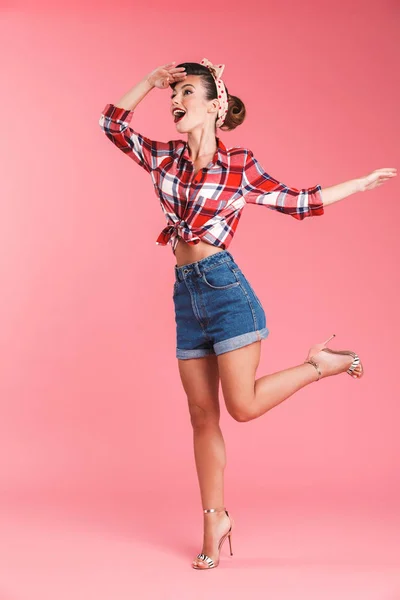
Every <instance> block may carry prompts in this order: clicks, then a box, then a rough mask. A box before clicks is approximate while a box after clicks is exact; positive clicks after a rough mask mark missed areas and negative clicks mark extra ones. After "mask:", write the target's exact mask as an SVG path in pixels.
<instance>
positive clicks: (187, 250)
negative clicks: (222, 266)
mask: <svg viewBox="0 0 400 600" xmlns="http://www.w3.org/2000/svg"><path fill="white" fill-rule="evenodd" d="M222 251H223V248H217V247H216V246H212V245H211V244H208V243H207V242H203V241H201V240H200V242H199V243H198V244H187V243H186V242H185V240H183V239H182V238H179V240H178V243H177V245H176V248H175V258H176V264H177V266H178V267H181V266H182V265H188V264H189V263H193V262H197V261H198V260H201V259H202V258H206V256H210V255H211V254H216V253H217V252H222Z"/></svg>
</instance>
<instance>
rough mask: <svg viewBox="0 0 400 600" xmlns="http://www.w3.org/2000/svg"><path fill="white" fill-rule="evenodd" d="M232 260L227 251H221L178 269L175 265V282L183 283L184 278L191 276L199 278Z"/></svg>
mask: <svg viewBox="0 0 400 600" xmlns="http://www.w3.org/2000/svg"><path fill="white" fill-rule="evenodd" d="M234 260H235V259H234V258H233V256H232V254H231V253H230V252H228V250H222V251H221V252H216V253H215V254H210V256H206V257H205V258H202V259H201V260H197V261H196V262H193V263H189V264H187V265H182V266H180V267H178V266H177V265H175V266H174V269H175V280H176V281H183V280H184V279H185V278H186V277H190V276H192V275H193V274H195V275H198V276H201V275H202V274H203V273H204V272H207V271H208V270H209V269H210V268H212V267H214V266H215V265H218V264H221V263H224V262H227V261H234Z"/></svg>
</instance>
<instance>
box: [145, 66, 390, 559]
mask: <svg viewBox="0 0 400 600" xmlns="http://www.w3.org/2000/svg"><path fill="white" fill-rule="evenodd" d="M173 64H174V63H171V64H170V65H166V67H167V68H166V69H165V71H166V74H165V79H164V80H163V82H164V83H163V85H162V86H161V85H158V86H157V87H163V86H164V84H165V85H167V86H168V85H169V83H171V82H172V81H176V82H177V84H176V86H175V88H174V91H173V92H172V98H171V111H172V110H173V108H183V109H185V110H186V111H187V113H186V115H185V117H184V118H183V119H182V120H181V121H180V122H178V123H177V124H176V129H177V132H178V133H179V134H180V136H181V135H182V134H186V135H187V139H188V146H189V149H190V156H191V159H192V161H193V165H194V169H195V172H197V171H198V170H199V169H201V168H203V167H206V166H207V164H208V163H209V162H210V160H211V159H212V158H213V156H214V153H215V151H216V149H217V143H216V139H215V137H216V130H215V121H216V119H217V114H218V100H217V99H215V100H210V101H207V100H206V99H205V90H204V88H203V87H202V84H201V78H200V77H198V76H196V75H186V74H185V72H184V70H183V69H182V68H175V67H173ZM186 84H190V85H189V86H187V87H186ZM396 174H397V170H396V169H394V168H383V169H377V170H375V171H373V172H372V173H370V174H368V175H366V176H365V177H359V178H356V179H353V180H350V181H346V182H343V183H340V184H337V185H335V186H332V187H330V188H325V189H323V190H322V195H323V202H324V206H327V205H329V204H332V203H334V202H337V201H339V200H342V199H343V198H345V197H347V196H349V195H350V194H353V193H355V192H360V191H366V190H369V189H373V188H374V187H377V186H379V185H382V184H383V183H384V182H385V181H387V180H388V179H390V178H392V177H394V176H396ZM220 251H221V249H218V248H215V247H212V246H210V245H209V244H207V243H204V242H200V243H199V244H197V245H193V246H190V245H189V244H186V243H185V242H184V241H183V240H180V241H179V244H178V246H177V249H176V259H177V264H178V265H183V264H188V263H191V262H194V261H198V260H201V259H202V258H204V257H205V256H209V255H210V254H214V253H215V252H220ZM316 350H319V351H317V352H316ZM260 353H261V342H260V341H258V342H254V343H252V344H249V345H247V346H245V347H243V348H239V349H237V350H233V351H230V352H226V353H224V354H221V355H219V356H215V355H211V356H206V357H203V358H197V359H190V360H180V359H178V367H179V374H180V377H181V381H182V385H183V388H184V390H185V393H186V396H187V401H188V407H189V413H190V419H191V424H192V427H193V443H194V455H195V462H196V469H197V475H198V480H199V485H200V493H201V501H202V506H203V508H217V507H221V506H225V503H224V502H225V501H224V470H225V466H226V453H225V443H224V438H223V436H222V432H221V428H220V425H219V421H220V406H219V394H218V388H219V382H221V387H222V391H223V397H224V401H225V404H226V408H227V410H228V412H229V414H230V415H231V416H232V417H233V418H234V419H235V420H236V421H239V422H247V421H250V420H252V419H256V418H258V417H260V416H261V415H264V414H265V413H266V412H268V411H269V410H271V409H272V408H273V407H275V406H277V405H278V404H280V403H281V402H283V401H284V400H286V399H287V398H289V397H291V396H292V395H293V394H294V393H295V392H296V391H298V390H300V389H301V388H303V387H305V386H306V385H308V384H310V383H313V382H314V381H316V380H317V378H318V373H317V371H316V369H315V367H313V366H312V365H310V364H308V363H307V364H304V363H301V364H298V365H294V366H292V367H289V368H287V369H284V370H282V371H278V372H276V373H272V374H269V375H264V376H263V377H259V378H258V379H256V378H255V374H256V370H257V367H258V365H259V361H260ZM309 355H313V356H314V359H315V360H316V361H317V362H318V364H319V368H320V370H321V372H322V376H321V379H322V378H325V377H330V376H333V375H338V374H339V373H343V372H345V371H346V370H347V369H348V368H349V367H350V365H351V364H352V362H353V358H352V357H351V356H348V355H347V356H346V355H335V354H328V353H325V352H322V351H321V347H319V348H318V347H317V348H313V349H310V350H309V353H308V355H307V357H305V358H308V357H309ZM361 374H362V368H361V366H359V367H358V368H357V369H356V370H355V371H354V374H353V377H355V378H359V377H360V376H361ZM318 385H321V384H318ZM203 520H204V523H203V525H204V535H203V546H202V549H201V552H202V553H204V554H207V555H208V556H210V557H211V558H212V559H213V560H214V561H217V560H218V549H217V545H218V540H219V539H220V538H221V536H222V535H223V534H224V533H226V531H227V530H228V529H229V526H230V521H229V518H228V517H227V516H226V514H225V513H224V512H218V513H203ZM193 564H194V565H197V566H199V567H201V568H207V565H206V564H204V563H203V562H202V561H201V560H196V559H194V561H193Z"/></svg>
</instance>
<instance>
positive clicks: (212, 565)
mask: <svg viewBox="0 0 400 600" xmlns="http://www.w3.org/2000/svg"><path fill="white" fill-rule="evenodd" d="M222 511H225V512H226V514H227V515H228V517H229V519H230V522H231V526H230V527H229V530H228V531H227V532H226V533H224V535H223V536H222V537H221V539H220V540H219V542H218V551H219V552H220V551H221V548H222V544H223V543H224V542H225V540H226V538H229V548H230V552H231V556H233V552H232V527H233V519H231V517H230V516H229V513H228V511H227V510H226V509H225V507H224V506H222V507H221V508H206V509H205V510H204V512H205V513H216V512H222ZM195 560H201V561H202V562H203V563H204V564H205V565H207V566H206V567H199V566H198V565H194V564H193V563H192V567H193V569H198V570H202V571H204V570H207V569H214V568H215V567H218V565H219V555H218V561H217V562H215V561H213V559H212V558H210V557H209V556H207V554H203V553H200V554H198V555H197V556H196V559H195Z"/></svg>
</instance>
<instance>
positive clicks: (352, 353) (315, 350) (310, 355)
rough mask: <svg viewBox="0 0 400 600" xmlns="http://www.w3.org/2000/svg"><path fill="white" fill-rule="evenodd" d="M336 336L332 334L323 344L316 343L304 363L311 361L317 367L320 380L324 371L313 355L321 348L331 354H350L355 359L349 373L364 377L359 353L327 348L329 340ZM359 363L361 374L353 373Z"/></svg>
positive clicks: (356, 376)
mask: <svg viewBox="0 0 400 600" xmlns="http://www.w3.org/2000/svg"><path fill="white" fill-rule="evenodd" d="M334 337H335V334H332V335H331V337H330V338H328V339H327V340H326V341H325V342H323V343H322V344H316V345H315V346H312V347H311V348H310V351H309V353H308V356H307V360H305V361H304V363H310V365H313V366H314V367H315V368H316V369H317V372H318V379H317V380H316V381H318V380H319V379H320V378H321V375H322V373H321V370H320V368H319V364H318V363H317V362H316V361H315V360H314V359H313V356H314V355H315V354H317V352H320V351H321V350H323V351H324V352H329V353H330V354H348V355H349V356H352V357H353V358H354V360H353V362H352V364H351V365H350V367H349V368H348V369H347V371H346V373H348V374H349V375H351V376H352V377H355V378H357V379H359V378H360V377H362V376H363V375H364V368H363V365H362V362H361V361H360V358H359V357H358V356H357V354H356V353H355V352H352V351H351V350H332V349H331V348H325V345H326V344H327V343H328V342H329V340H331V339H332V338H334ZM358 365H360V366H361V373H360V375H353V371H354V369H355V368H356V367H358Z"/></svg>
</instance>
